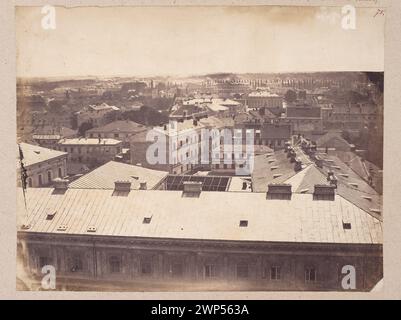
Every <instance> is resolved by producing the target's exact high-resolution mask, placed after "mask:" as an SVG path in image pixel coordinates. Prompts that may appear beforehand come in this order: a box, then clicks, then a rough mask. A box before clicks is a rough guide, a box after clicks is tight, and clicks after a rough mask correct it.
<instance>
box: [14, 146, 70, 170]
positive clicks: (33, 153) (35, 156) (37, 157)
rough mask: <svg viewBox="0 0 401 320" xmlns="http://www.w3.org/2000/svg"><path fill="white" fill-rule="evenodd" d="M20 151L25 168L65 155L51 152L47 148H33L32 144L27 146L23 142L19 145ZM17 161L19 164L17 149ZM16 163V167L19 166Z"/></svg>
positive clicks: (55, 151)
mask: <svg viewBox="0 0 401 320" xmlns="http://www.w3.org/2000/svg"><path fill="white" fill-rule="evenodd" d="M19 146H20V148H21V150H22V154H23V157H24V159H23V161H22V162H23V164H24V165H25V166H30V165H33V164H36V163H40V162H43V161H48V160H51V159H54V158H57V157H60V156H63V155H67V153H66V152H61V151H57V150H52V149H48V148H43V147H39V146H35V145H33V144H28V143H25V142H21V143H20V144H19ZM17 159H18V162H19V151H18V149H17ZM18 162H17V166H19V164H18Z"/></svg>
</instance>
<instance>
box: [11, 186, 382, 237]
mask: <svg viewBox="0 0 401 320" xmlns="http://www.w3.org/2000/svg"><path fill="white" fill-rule="evenodd" d="M22 197H23V194H22V192H21V189H19V192H18V217H19V219H18V221H19V222H18V224H19V226H21V224H24V225H29V226H30V227H29V229H27V230H23V232H28V233H31V232H34V233H52V234H71V235H88V236H93V235H104V236H118V237H140V238H168V239H194V240H225V241H244V242H245V241H258V242H287V243H288V242H290V243H291V242H294V243H319V244H322V243H336V244H369V245H370V244H382V242H383V236H382V223H381V222H380V221H379V220H377V219H375V218H373V217H372V216H370V215H368V214H366V212H364V211H363V210H361V209H359V208H358V207H356V206H354V205H353V204H352V203H350V202H349V201H347V200H346V199H344V198H343V197H341V196H336V197H335V200H334V201H323V200H313V197H312V195H310V194H293V195H292V198H291V200H271V199H266V195H265V194H264V193H251V192H201V194H200V195H199V197H197V198H191V197H190V198H188V197H183V196H182V192H181V191H163V190H160V191H159V190H147V191H146V190H133V191H131V192H129V193H128V194H126V193H124V194H118V193H116V192H113V190H95V189H68V190H66V191H65V192H55V190H54V189H52V188H30V189H28V190H27V192H26V207H25V205H24V201H23V198H22ZM48 214H54V216H53V218H52V219H47V215H48ZM145 217H151V221H150V223H149V224H144V223H143V219H144V218H145ZM240 220H248V226H247V227H239V223H240ZM344 222H347V223H351V229H344V226H343V223H344ZM60 226H65V227H66V229H65V231H60V230H58V229H59V227H60ZM89 227H94V228H96V232H88V231H87V230H88V228H89ZM19 230H21V229H19Z"/></svg>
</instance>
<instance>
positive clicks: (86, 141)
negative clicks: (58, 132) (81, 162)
mask: <svg viewBox="0 0 401 320" xmlns="http://www.w3.org/2000/svg"><path fill="white" fill-rule="evenodd" d="M58 143H59V144H61V145H116V144H120V143H121V141H120V140H115V139H108V138H107V139H105V138H101V139H98V138H72V139H62V140H60V141H59V142H58Z"/></svg>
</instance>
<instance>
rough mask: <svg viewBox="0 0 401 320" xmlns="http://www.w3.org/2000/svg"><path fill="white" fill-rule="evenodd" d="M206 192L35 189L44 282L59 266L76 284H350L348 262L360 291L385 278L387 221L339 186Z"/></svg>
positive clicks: (30, 225) (30, 258)
mask: <svg viewBox="0 0 401 320" xmlns="http://www.w3.org/2000/svg"><path fill="white" fill-rule="evenodd" d="M200 186H201V185H200ZM198 187H199V183H197V182H192V183H191V182H190V183H185V184H184V189H183V191H182V192H181V191H163V190H130V188H129V183H125V182H116V186H115V189H114V190H83V189H69V188H68V187H67V186H66V185H59V186H57V185H56V186H55V189H53V188H49V189H48V190H46V189H45V190H43V189H42V190H41V189H36V190H38V192H35V189H29V190H28V192H27V194H26V200H27V208H26V209H24V204H23V202H22V201H23V200H22V198H20V202H19V211H18V212H19V221H20V223H19V230H18V242H19V251H20V254H21V256H22V257H23V260H24V261H25V269H26V270H27V272H28V273H29V274H31V275H33V276H34V277H35V276H38V277H41V276H42V274H41V268H42V267H43V266H45V265H52V266H54V267H55V269H56V274H57V279H58V281H61V283H63V281H64V280H65V281H64V283H65V285H66V286H67V289H68V286H74V285H76V286H78V287H81V288H82V286H85V283H86V284H88V285H105V284H106V283H107V282H109V283H110V282H111V283H113V286H114V287H117V288H119V286H121V287H124V286H130V285H131V286H132V287H131V288H130V289H131V290H134V291H137V290H147V289H151V290H152V288H153V290H159V291H160V290H163V288H164V289H166V290H177V289H178V290H182V289H183V288H188V290H193V289H194V288H197V289H199V290H211V289H219V290H230V289H236V290H308V291H312V290H343V288H342V286H341V282H342V279H343V276H344V275H343V267H344V266H352V267H353V268H354V269H355V272H356V288H355V290H358V291H368V290H370V289H371V288H372V287H373V286H374V285H375V284H376V283H377V282H378V281H379V280H380V279H381V278H382V275H383V270H382V263H383V262H382V224H381V222H380V221H379V220H377V219H376V218H374V217H372V216H370V215H369V214H368V213H366V212H365V211H363V210H361V209H359V208H357V207H355V206H353V205H352V204H350V203H349V202H348V201H346V200H345V199H344V198H342V197H341V196H338V195H335V194H334V193H333V194H332V196H330V194H328V193H330V192H334V189H333V188H331V187H330V186H324V187H323V186H316V187H315V194H314V195H311V194H295V193H291V190H290V188H289V187H288V185H269V190H268V191H267V194H265V193H260V194H255V193H249V192H205V191H202V190H201V188H198ZM290 187H291V186H290ZM39 191H40V192H39ZM99 196H100V197H101V198H102V201H101V202H99V201H98V200H97V199H98V198H99ZM328 196H329V197H328ZM54 197H57V199H59V198H60V197H61V198H62V202H60V200H58V201H57V202H54V201H52V198H54ZM42 202H46V203H47V205H46V206H40V205H39V209H38V210H36V209H35V208H36V205H37V203H39V204H40V203H42ZM144 203H146V206H144V205H143V204H144ZM299 203H303V204H304V205H302V206H301V207H300V206H299ZM84 204H85V205H84ZM110 206H114V208H115V210H113V215H110ZM25 210H26V211H27V212H28V214H25V212H26V211H25ZM313 212H315V213H313ZM111 217H112V218H111ZM327 225H330V228H327V229H325V230H326V231H327V232H325V233H322V232H320V231H321V228H326V226H327ZM212 226H213V227H212ZM69 288H71V287H69Z"/></svg>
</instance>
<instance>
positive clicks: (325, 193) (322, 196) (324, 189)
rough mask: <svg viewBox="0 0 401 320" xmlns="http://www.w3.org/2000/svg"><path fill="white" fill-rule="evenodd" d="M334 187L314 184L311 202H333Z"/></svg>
mask: <svg viewBox="0 0 401 320" xmlns="http://www.w3.org/2000/svg"><path fill="white" fill-rule="evenodd" d="M335 189H336V186H334V185H326V184H315V189H314V191H313V200H330V201H334V199H335V195H336V191H335Z"/></svg>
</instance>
